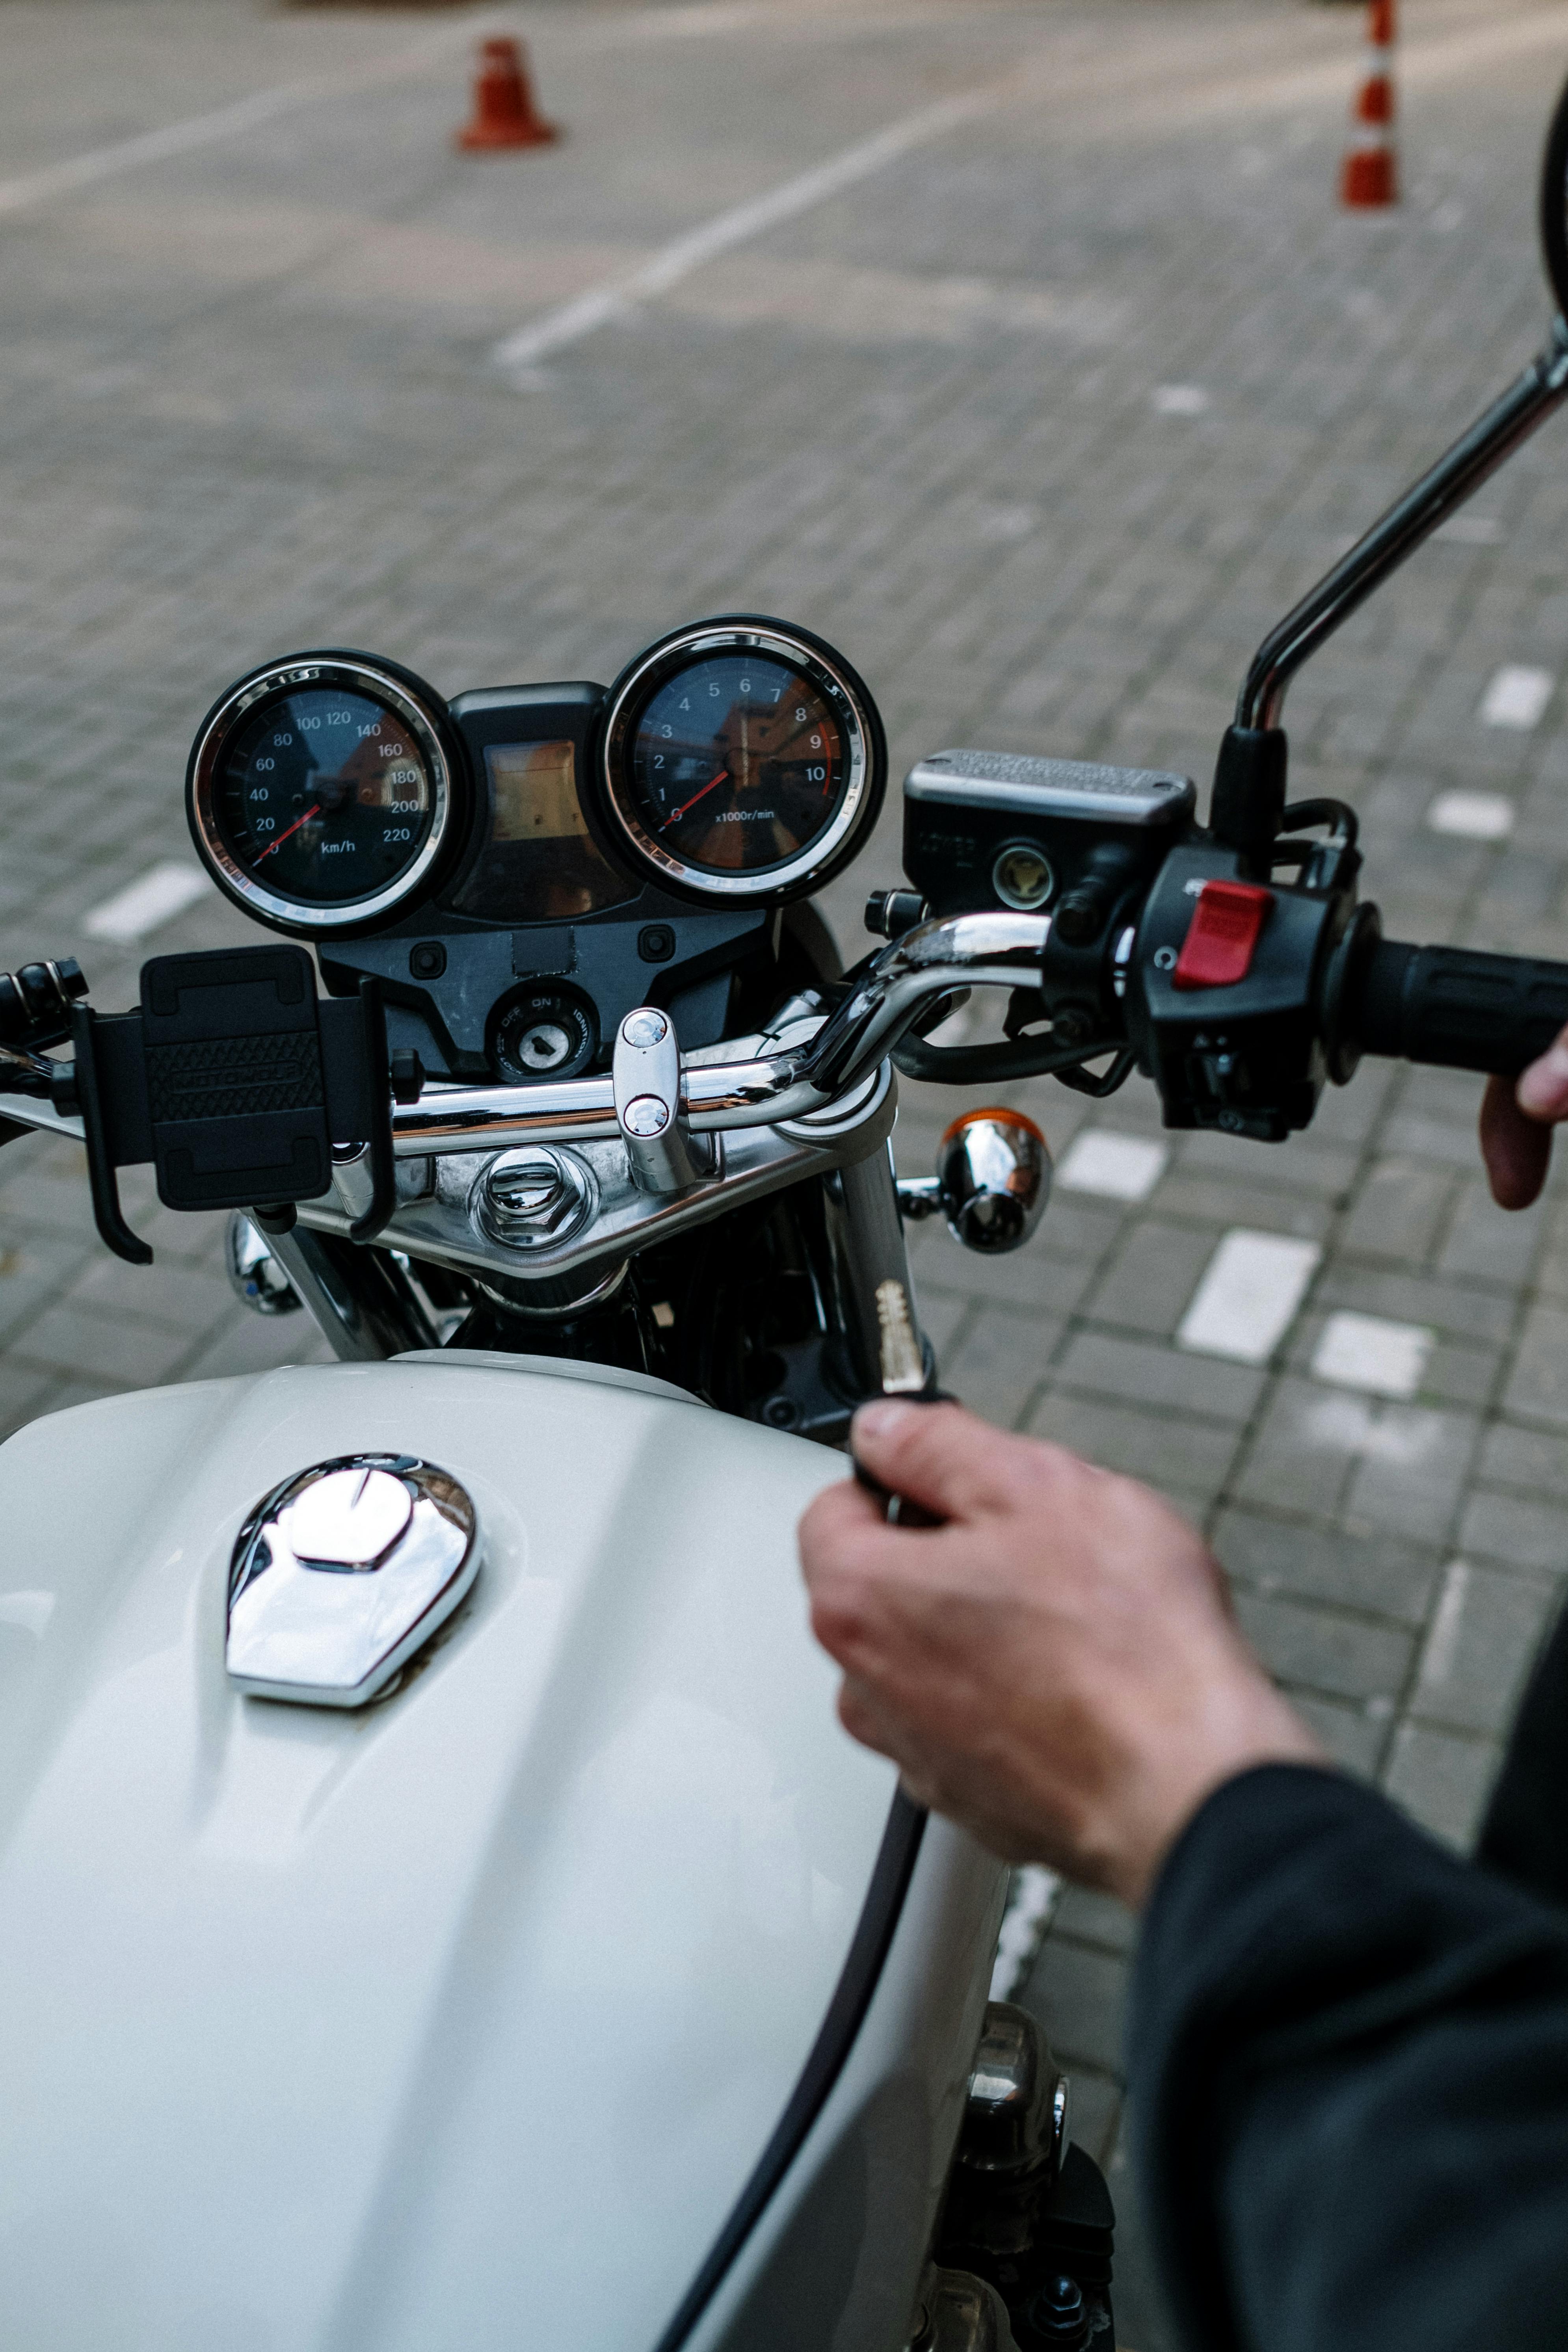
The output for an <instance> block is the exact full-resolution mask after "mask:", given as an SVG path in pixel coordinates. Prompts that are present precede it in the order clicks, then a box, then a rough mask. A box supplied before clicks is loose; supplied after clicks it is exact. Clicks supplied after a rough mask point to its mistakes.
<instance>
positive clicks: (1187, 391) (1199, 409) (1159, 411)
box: [1150, 383, 1209, 416]
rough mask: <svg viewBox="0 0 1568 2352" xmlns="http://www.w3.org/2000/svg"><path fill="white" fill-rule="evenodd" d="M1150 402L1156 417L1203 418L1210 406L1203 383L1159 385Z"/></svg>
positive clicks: (1154, 390)
mask: <svg viewBox="0 0 1568 2352" xmlns="http://www.w3.org/2000/svg"><path fill="white" fill-rule="evenodd" d="M1150 400H1151V405H1152V408H1153V411H1154V414H1155V415H1156V416H1202V415H1205V413H1206V411H1207V409H1208V404H1209V396H1208V394H1207V393H1206V392H1205V390H1204V388H1203V386H1202V384H1201V383H1157V384H1156V385H1155V386H1154V389H1153V392H1152V394H1151V395H1150Z"/></svg>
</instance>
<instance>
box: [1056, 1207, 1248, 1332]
mask: <svg viewBox="0 0 1568 2352" xmlns="http://www.w3.org/2000/svg"><path fill="white" fill-rule="evenodd" d="M1218 1240H1219V1235H1218V1234H1215V1233H1213V1232H1204V1231H1203V1230H1201V1229H1199V1228H1194V1227H1193V1226H1190V1225H1176V1224H1171V1223H1167V1222H1166V1221H1165V1220H1164V1219H1163V1218H1153V1217H1151V1218H1147V1219H1145V1220H1144V1221H1143V1222H1142V1223H1139V1224H1135V1225H1133V1226H1132V1227H1131V1230H1130V1231H1129V1233H1128V1235H1127V1238H1126V1240H1125V1241H1124V1242H1123V1244H1122V1245H1121V1248H1120V1249H1119V1250H1118V1251H1117V1253H1116V1255H1115V1257H1114V1258H1113V1259H1112V1261H1111V1263H1110V1267H1109V1268H1108V1270H1107V1271H1106V1272H1105V1273H1104V1274H1103V1275H1102V1276H1100V1281H1099V1282H1098V1283H1097V1284H1096V1285H1095V1287H1094V1289H1093V1291H1092V1292H1091V1293H1090V1294H1089V1297H1088V1298H1087V1299H1086V1300H1085V1302H1084V1313H1085V1315H1086V1316H1087V1317H1088V1318H1089V1319H1090V1320H1091V1321H1093V1322H1095V1323H1109V1324H1113V1325H1117V1326H1120V1327H1121V1328H1123V1329H1129V1330H1133V1331H1146V1332H1149V1333H1151V1334H1152V1335H1154V1336H1155V1337H1157V1338H1160V1339H1169V1338H1170V1337H1171V1336H1172V1334H1173V1332H1174V1330H1175V1328H1176V1326H1177V1324H1178V1323H1179V1322H1180V1321H1181V1319H1182V1317H1183V1315H1184V1312H1185V1310H1186V1307H1187V1302H1188V1301H1189V1299H1190V1298H1191V1297H1192V1295H1193V1292H1194V1288H1195V1287H1196V1286H1197V1282H1198V1278H1199V1276H1201V1275H1202V1273H1203V1271H1204V1268H1205V1265H1207V1264H1208V1262H1209V1260H1210V1259H1211V1258H1212V1257H1213V1255H1214V1253H1215V1244H1217V1242H1218Z"/></svg>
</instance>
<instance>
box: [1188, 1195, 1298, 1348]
mask: <svg viewBox="0 0 1568 2352" xmlns="http://www.w3.org/2000/svg"><path fill="white" fill-rule="evenodd" d="M1321 1255H1322V1252H1321V1249H1320V1248H1319V1247H1318V1244H1317V1243H1316V1242H1300V1241H1293V1240H1291V1239H1290V1237H1289V1235H1288V1234H1254V1233H1248V1232H1247V1229H1246V1227H1245V1226H1239V1225H1238V1226H1237V1228H1236V1229H1235V1230H1234V1231H1233V1232H1231V1233H1228V1234H1226V1236H1225V1238H1224V1240H1223V1241H1222V1242H1221V1243H1220V1245H1219V1247H1218V1249H1216V1250H1215V1254H1214V1255H1213V1257H1211V1258H1210V1260H1209V1262H1208V1264H1207V1265H1206V1266H1205V1268H1204V1272H1203V1278H1202V1280H1201V1281H1200V1282H1199V1284H1198V1286H1197V1288H1196V1289H1195V1290H1194V1293H1193V1296H1192V1300H1191V1303H1190V1305H1189V1306H1188V1307H1187V1311H1186V1313H1185V1314H1184V1316H1183V1318H1182V1321H1181V1328H1179V1330H1178V1331H1177V1333H1176V1344H1177V1346H1178V1347H1181V1348H1191V1349H1193V1350H1194V1352H1195V1353H1197V1354H1200V1355H1205V1356H1228V1357H1229V1358H1230V1359H1231V1360H1232V1361H1233V1362H1235V1363H1238V1364H1262V1363H1266V1362H1267V1361H1268V1358H1269V1357H1270V1356H1271V1355H1272V1354H1273V1352H1274V1350H1275V1349H1276V1348H1277V1347H1278V1346H1279V1342H1280V1340H1281V1339H1283V1338H1284V1336H1285V1334H1286V1332H1287V1331H1288V1330H1289V1328H1290V1325H1291V1322H1292V1321H1293V1319H1294V1318H1295V1314H1296V1309H1297V1308H1298V1307H1300V1304H1301V1301H1302V1299H1303V1297H1305V1296H1306V1291H1307V1285H1308V1284H1309V1283H1310V1281H1311V1279H1312V1276H1313V1275H1314V1274H1315V1273H1316V1271H1317V1265H1318V1260H1319V1259H1320V1258H1321Z"/></svg>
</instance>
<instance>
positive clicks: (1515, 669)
mask: <svg viewBox="0 0 1568 2352" xmlns="http://www.w3.org/2000/svg"><path fill="white" fill-rule="evenodd" d="M1552 684H1553V680H1552V672H1551V671H1550V670H1549V669H1529V668H1527V667H1525V665H1524V664H1523V663H1522V662H1507V663H1505V664H1504V666H1503V667H1502V668H1501V669H1500V670H1499V671H1498V672H1497V673H1496V674H1495V676H1494V677H1493V678H1492V682H1491V684H1490V685H1489V687H1488V688H1487V690H1486V692H1485V694H1484V695H1483V696H1482V697H1481V724H1482V725H1483V726H1484V727H1513V728H1517V729H1518V730H1519V731H1520V733H1521V734H1528V733H1529V731H1530V730H1531V728H1532V727H1535V726H1538V725H1539V723H1540V720H1541V717H1542V712H1543V711H1544V710H1545V709H1546V706H1547V704H1548V703H1549V702H1550V701H1551V699H1552Z"/></svg>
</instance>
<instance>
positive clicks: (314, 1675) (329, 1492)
mask: <svg viewBox="0 0 1568 2352" xmlns="http://www.w3.org/2000/svg"><path fill="white" fill-rule="evenodd" d="M478 1574H479V1519H478V1517H477V1515H476V1513H475V1510H474V1506H473V1501H472V1498H471V1497H470V1496H469V1495H468V1491H467V1489H466V1488H465V1487H463V1486H459V1485H458V1481H457V1479H456V1478H453V1477H451V1476H450V1475H448V1474H447V1472H446V1471H445V1470H437V1468H436V1467H435V1466H434V1465H433V1464H431V1463H428V1462H421V1461H419V1460H417V1459H416V1456H415V1455H413V1454H345V1455H342V1456H340V1457H339V1459H338V1460H336V1461H334V1462H318V1463H316V1464H315V1465H313V1466H312V1467H311V1468H310V1469H309V1470H300V1471H298V1472H296V1474H295V1475H294V1476H293V1477H291V1478H286V1479H285V1480H284V1482H283V1484H282V1485H281V1486H274V1488H273V1489H272V1492H271V1493H270V1494H269V1495H267V1496H263V1498H262V1500H261V1501H260V1502H259V1503H258V1505H257V1506H256V1508H255V1509H254V1510H253V1511H252V1512H251V1513H250V1516H249V1517H248V1518H247V1520H246V1522H245V1525H244V1526H243V1527H242V1528H241V1529H240V1531H239V1535H238V1538H237V1540H236V1543H235V1547H234V1554H233V1558H232V1559H231V1561H230V1564H229V1578H228V1639H227V1643H226V1650H225V1663H226V1665H227V1668H228V1675H229V1680H230V1681H231V1682H232V1683H234V1684H235V1685H237V1687H238V1688H239V1689H240V1690H242V1691H246V1692H247V1693H248V1694H249V1695H250V1696H252V1697H254V1698H278V1699H289V1700H291V1701H293V1702H294V1704H295V1705H297V1706H364V1705H365V1704H366V1702H367V1701H368V1700H370V1699H373V1698H374V1697H376V1696H377V1695H378V1694H379V1693H380V1692H382V1691H384V1689H385V1688H386V1685H387V1684H388V1683H389V1682H390V1681H391V1680H392V1678H393V1676H394V1675H395V1674H397V1673H398V1671H399V1670H400V1668H402V1667H403V1666H404V1665H405V1664H406V1663H407V1661H408V1660H409V1659H410V1658H411V1657H412V1656H413V1655H414V1654H415V1652H416V1650H417V1649H419V1648H421V1647H422V1646H423V1644H424V1643H426V1642H427V1641H428V1640H429V1638H430V1636H431V1634H432V1633H435V1632H436V1630H437V1626H439V1625H443V1624H445V1622H446V1621H447V1618H448V1617H449V1616H450V1615H451V1614H452V1612H453V1610H454V1609H456V1608H457V1607H458V1603H459V1602H460V1601H462V1599H463V1598H464V1596H465V1594H466V1593H467V1592H468V1589H469V1587H470V1586H471V1585H472V1583H473V1581H474V1579H475V1577H476V1576H477V1575H478Z"/></svg>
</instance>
